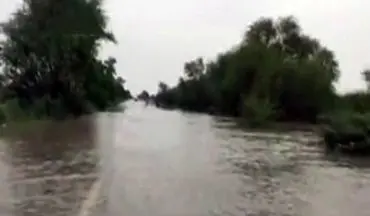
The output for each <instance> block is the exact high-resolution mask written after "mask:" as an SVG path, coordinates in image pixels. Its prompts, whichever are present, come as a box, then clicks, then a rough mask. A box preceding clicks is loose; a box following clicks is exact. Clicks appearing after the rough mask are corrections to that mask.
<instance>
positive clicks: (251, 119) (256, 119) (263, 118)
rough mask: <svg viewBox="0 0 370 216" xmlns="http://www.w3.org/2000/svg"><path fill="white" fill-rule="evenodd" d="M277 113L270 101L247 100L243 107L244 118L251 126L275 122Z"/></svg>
mask: <svg viewBox="0 0 370 216" xmlns="http://www.w3.org/2000/svg"><path fill="white" fill-rule="evenodd" d="M276 114H277V111H276V109H275V106H274V104H272V103H271V102H270V101H269V100H268V99H258V98H254V97H252V98H247V99H245V100H244V103H243V107H242V116H243V117H244V118H246V119H247V121H248V123H249V124H250V125H251V126H259V125H261V124H264V123H266V122H268V121H271V120H275V118H276Z"/></svg>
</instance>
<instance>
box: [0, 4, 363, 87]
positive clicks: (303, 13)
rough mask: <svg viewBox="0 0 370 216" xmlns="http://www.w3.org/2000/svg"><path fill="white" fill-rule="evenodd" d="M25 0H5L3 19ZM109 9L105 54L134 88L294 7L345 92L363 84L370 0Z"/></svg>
mask: <svg viewBox="0 0 370 216" xmlns="http://www.w3.org/2000/svg"><path fill="white" fill-rule="evenodd" d="M20 1H21V0H0V20H5V19H6V18H7V17H8V16H9V14H10V13H11V12H12V11H14V9H15V8H16V6H17V5H19V2H20ZM105 9H106V12H107V15H108V16H109V17H110V24H109V26H110V29H111V30H112V31H113V32H114V33H115V35H116V38H117V40H118V42H119V44H117V45H104V47H103V53H102V55H103V56H107V55H111V56H114V57H116V58H117V61H118V63H117V72H118V74H120V75H121V76H123V77H124V78H125V79H126V80H127V87H128V88H129V89H130V90H131V91H132V92H133V93H138V92H139V91H141V90H143V89H147V90H149V91H150V92H153V93H154V92H156V90H157V85H158V82H159V81H165V82H167V83H168V84H175V83H176V82H177V80H178V77H179V76H180V75H181V74H182V68H183V63H184V62H185V61H188V60H191V59H193V58H196V57H198V56H203V57H205V58H206V59H212V58H214V57H215V56H216V55H217V53H218V52H222V51H225V50H227V49H228V48H230V47H231V46H233V45H234V44H236V43H238V42H239V41H240V40H241V36H242V34H243V32H244V31H245V30H246V28H247V26H248V25H249V24H250V23H251V22H253V21H255V20H256V19H258V18H259V17H261V16H267V17H277V16H284V15H293V16H295V17H297V18H298V20H299V22H300V24H301V26H302V28H303V30H304V32H306V33H308V34H309V35H312V36H314V37H316V38H318V39H319V40H320V41H321V42H322V43H323V44H324V45H326V46H327V47H328V48H329V49H331V50H333V51H334V52H335V54H336V57H337V59H338V60H339V64H340V68H341V72H342V73H341V79H340V81H339V83H338V85H337V88H338V90H339V91H340V92H346V91H351V90H356V89H361V88H363V87H364V83H363V82H362V77H361V74H360V72H361V71H362V70H363V69H364V68H365V67H370V42H369V38H370V25H369V24H368V23H367V20H368V19H369V18H370V13H369V11H370V1H368V0H259V1H256V0H232V1H227V0H156V1H153V0H105Z"/></svg>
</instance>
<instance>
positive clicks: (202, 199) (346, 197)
mask: <svg viewBox="0 0 370 216" xmlns="http://www.w3.org/2000/svg"><path fill="white" fill-rule="evenodd" d="M234 122H235V121H234V120H233V119H230V118H221V117H212V116H208V115H202V114H192V113H184V112H179V111H176V110H173V111H164V110H159V109H156V108H154V107H152V106H145V104H142V103H134V102H128V103H127V104H126V110H125V112H121V113H120V112H117V113H100V114H97V115H94V116H89V117H85V118H82V119H78V120H70V121H66V122H59V123H45V122H38V123H34V124H33V125H32V127H31V126H28V127H25V126H23V127H21V126H19V125H18V126H17V127H15V126H9V127H7V128H6V129H3V130H2V139H1V142H2V143H1V145H0V148H1V149H0V150H1V155H0V158H1V162H2V163H0V170H1V173H0V182H1V184H0V192H1V194H2V196H0V198H1V199H0V213H1V214H0V215H6V214H5V213H8V215H78V212H79V211H80V208H81V207H80V206H81V203H82V202H83V200H85V199H86V196H87V194H88V191H89V188H90V187H91V185H92V182H94V181H96V180H97V179H103V182H104V184H103V185H104V187H103V189H102V190H101V191H100V193H101V196H102V197H105V198H106V202H105V206H104V207H102V208H99V209H98V210H97V211H96V212H94V213H92V214H91V215H94V216H95V215H96V216H97V215H113V216H116V215H117V216H122V215H127V216H148V215H151V216H214V215H226V216H246V215H248V216H267V215H274V216H293V215H294V216H296V215H298V216H299V215H302V216H320V215H323V216H331V215H333V216H347V215H356V216H368V215H370V199H369V198H368V197H369V196H370V178H369V177H370V169H369V168H370V159H369V158H366V157H348V156H344V155H338V154H335V153H330V152H327V151H325V149H324V148H323V147H322V146H321V145H320V144H318V143H317V142H315V141H316V139H317V137H316V136H315V135H314V134H312V133H309V132H300V131H293V130H292V131H284V132H271V131H270V132H267V131H260V132H256V131H253V132H251V131H247V130H245V129H242V128H240V127H238V126H237V125H236V124H235V123H234Z"/></svg>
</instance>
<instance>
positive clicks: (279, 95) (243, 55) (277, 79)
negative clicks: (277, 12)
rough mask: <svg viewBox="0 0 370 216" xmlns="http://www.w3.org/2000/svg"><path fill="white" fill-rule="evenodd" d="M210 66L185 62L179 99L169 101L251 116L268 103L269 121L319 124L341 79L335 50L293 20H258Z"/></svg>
mask: <svg viewBox="0 0 370 216" xmlns="http://www.w3.org/2000/svg"><path fill="white" fill-rule="evenodd" d="M206 65H207V66H205V64H204V63H203V60H202V59H201V58H198V60H192V61H189V62H186V63H185V65H184V72H185V77H186V78H187V79H185V80H184V79H183V80H182V81H181V82H179V84H178V85H177V86H175V87H174V88H171V90H170V91H171V92H173V94H171V95H172V96H173V97H175V98H174V99H172V100H169V99H166V101H167V102H172V103H174V104H175V105H176V106H179V107H181V108H184V109H188V110H197V111H208V110H209V109H212V110H215V109H217V112H219V113H223V114H227V115H233V116H241V115H249V116H246V117H247V118H251V117H253V116H255V115H257V114H256V113H255V114H253V113H251V114H248V113H250V112H249V111H251V110H252V111H253V112H254V111H258V110H260V109H259V107H258V106H265V105H266V106H267V105H268V107H269V109H271V110H265V112H261V113H262V114H263V115H264V116H268V117H269V118H271V117H274V118H277V119H279V120H295V121H315V120H316V117H317V115H318V114H319V113H321V112H323V111H325V110H327V109H328V107H329V106H330V104H332V103H333V102H332V100H333V98H334V95H335V94H334V87H333V82H334V81H335V80H336V79H337V77H338V76H339V69H338V63H337V61H336V59H335V56H334V54H333V52H332V51H330V50H329V49H327V48H326V47H324V46H322V45H321V44H320V43H319V41H318V40H317V39H315V38H312V37H310V36H308V35H305V34H304V33H303V32H302V29H301V27H300V25H299V24H298V22H297V20H296V19H295V18H294V17H291V16H288V17H282V18H279V19H277V20H273V19H270V18H261V19H259V20H257V21H255V22H254V23H252V25H250V27H249V28H248V30H247V31H246V32H245V34H244V37H243V39H242V41H241V42H240V43H239V44H237V45H236V46H234V47H233V48H232V49H230V50H228V51H226V52H224V53H221V54H219V55H218V58H217V59H216V60H215V61H212V62H209V63H207V64H206ZM162 98H163V97H158V100H160V99H162ZM267 113H269V115H267ZM275 113H276V115H275ZM270 114H274V115H270Z"/></svg>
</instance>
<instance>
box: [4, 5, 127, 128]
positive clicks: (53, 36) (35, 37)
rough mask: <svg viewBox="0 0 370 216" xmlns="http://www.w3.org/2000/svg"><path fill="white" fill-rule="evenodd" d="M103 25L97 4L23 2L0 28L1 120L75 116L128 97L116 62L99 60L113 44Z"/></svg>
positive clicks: (101, 10)
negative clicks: (105, 45)
mask: <svg viewBox="0 0 370 216" xmlns="http://www.w3.org/2000/svg"><path fill="white" fill-rule="evenodd" d="M106 25H107V17H106V16H105V14H104V11H103V9H102V1H101V0H89V1H87V0H63V1H38V0H24V1H23V4H22V6H21V7H20V8H19V9H18V10H17V11H16V12H15V13H14V14H13V15H12V16H11V18H10V19H9V20H7V21H6V22H4V23H2V24H1V33H2V35H3V36H4V38H5V39H3V40H2V41H1V43H0V64H1V70H2V73H1V75H0V102H1V106H0V118H1V120H2V121H6V120H8V121H13V120H24V119H28V118H31V119H34V118H50V117H51V118H65V117H67V116H80V115H83V114H87V113H91V112H95V111H102V110H106V109H108V108H110V107H112V106H115V105H116V104H118V103H119V102H121V101H123V100H125V99H127V98H129V97H130V92H129V91H127V90H126V89H125V88H124V82H125V80H124V79H123V78H121V77H117V75H116V70H115V64H116V60H115V59H114V58H112V57H110V58H108V59H104V60H102V59H99V58H98V54H99V49H100V45H101V44H102V43H103V42H113V43H115V42H116V41H115V38H114V35H113V34H112V33H111V32H109V31H108V30H107V29H106Z"/></svg>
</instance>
